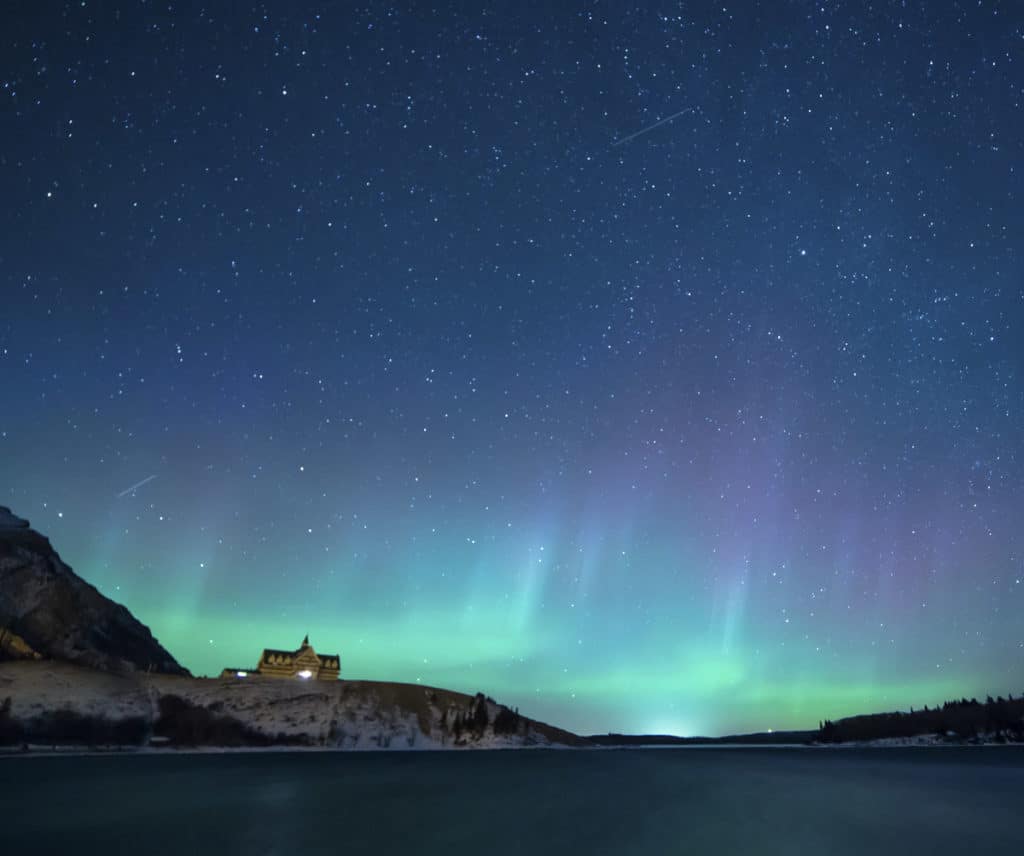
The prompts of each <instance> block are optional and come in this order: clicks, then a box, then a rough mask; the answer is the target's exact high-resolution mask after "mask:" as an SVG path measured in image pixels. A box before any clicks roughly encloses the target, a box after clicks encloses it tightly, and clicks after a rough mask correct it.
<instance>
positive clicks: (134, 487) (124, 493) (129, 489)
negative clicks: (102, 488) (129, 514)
mask: <svg viewBox="0 0 1024 856" xmlns="http://www.w3.org/2000/svg"><path fill="white" fill-rule="evenodd" d="M155 478H156V476H149V477H148V478H144V479H143V480H142V481H140V482H139V483H138V484H133V485H132V486H131V487H126V488H125V489H124V490H122V491H121V492H120V493H119V494H118V495H117V498H118V499H120V498H121V497H122V496H127V495H128V494H130V493H134V492H135V491H137V490H138V489H139V488H140V487H142V486H143V485H144V484H148V483H149V482H151V481H153V479H155Z"/></svg>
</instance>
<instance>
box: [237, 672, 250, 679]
mask: <svg viewBox="0 0 1024 856" xmlns="http://www.w3.org/2000/svg"><path fill="white" fill-rule="evenodd" d="M235 677H236V678H247V677H249V673H248V672H235Z"/></svg>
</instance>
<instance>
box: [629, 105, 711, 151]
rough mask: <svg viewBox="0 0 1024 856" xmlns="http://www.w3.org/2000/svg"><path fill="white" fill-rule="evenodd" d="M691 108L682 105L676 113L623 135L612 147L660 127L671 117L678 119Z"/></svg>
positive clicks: (669, 120) (671, 118) (670, 119)
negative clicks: (625, 135) (626, 135)
mask: <svg viewBox="0 0 1024 856" xmlns="http://www.w3.org/2000/svg"><path fill="white" fill-rule="evenodd" d="M692 109H693V108H692V107H684V108H683V109H682V110H680V111H679V112H678V113H673V114H672V115H671V116H666V117H665V118H664V119H660V120H659V121H657V122H655V123H654V124H653V125H648V126H647V127H646V128H641V129H640V130H639V131H634V132H633V133H632V134H630V135H629V136H628V137H623V138H622V139H621V140H616V141H615V142H614V143H612V148H614V147H615V146H621V145H622V144H623V143H628V142H629V141H630V140H635V139H636V138H637V137H639V136H640V135H641V134H646V133H647V132H648V131H653V130H654V129H655V128H660V127H661V126H662V125H664V124H665V123H666V122H671V121H672V120H673V119H678V118H679V117H680V116H682V115H683V113H689V112H690V111H691V110H692Z"/></svg>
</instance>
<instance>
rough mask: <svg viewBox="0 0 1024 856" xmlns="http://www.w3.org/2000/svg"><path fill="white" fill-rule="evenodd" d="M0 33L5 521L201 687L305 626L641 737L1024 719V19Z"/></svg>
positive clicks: (928, 9)
mask: <svg viewBox="0 0 1024 856" xmlns="http://www.w3.org/2000/svg"><path fill="white" fill-rule="evenodd" d="M4 30H5V34H4V35H3V36H0V44H2V46H3V50H2V52H0V128H2V140H3V143H2V146H0V197H2V198H3V200H4V204H3V206H2V207H0V218H2V220H0V223H2V230H0V289H2V292H0V378H2V379H3V387H4V391H5V395H4V399H5V402H6V404H7V406H6V407H4V408H3V409H0V502H3V503H5V504H9V505H11V506H12V508H14V510H15V511H16V512H18V513H19V514H22V515H24V516H27V517H30V518H31V519H32V520H33V523H34V524H35V525H36V526H37V527H38V528H40V529H41V530H42V531H44V532H46V533H48V534H49V535H50V536H51V538H52V540H53V541H54V543H55V546H57V548H58V549H59V550H61V552H62V554H63V555H64V556H65V558H66V559H67V560H68V561H69V562H70V563H71V564H72V565H73V566H74V567H75V568H76V569H77V570H78V571H79V572H80V573H82V574H83V575H84V576H86V577H87V578H88V579H90V580H91V581H93V582H94V583H96V584H97V585H98V586H99V587H100V588H101V590H103V591H104V592H105V593H107V594H110V595H111V596H113V597H115V598H117V599H119V600H121V601H123V602H125V603H126V604H127V605H128V606H129V608H131V609H132V610H133V611H135V612H136V613H137V614H138V615H140V617H142V618H143V620H145V621H147V623H149V624H151V625H152V626H153V628H154V630H155V632H156V633H157V635H158V636H159V637H160V638H161V640H162V641H164V642H165V643H166V644H167V645H168V646H169V647H170V648H171V650H172V651H174V652H175V653H177V654H178V655H179V657H180V658H181V659H182V660H183V661H184V663H185V664H186V665H187V666H189V667H190V668H192V669H193V670H194V671H197V672H209V673H215V672H216V671H217V670H219V668H220V667H221V666H222V665H227V664H238V663H245V662H248V661H249V660H253V659H254V658H255V656H256V654H257V653H258V649H259V648H261V647H262V646H263V645H269V646H283V645H288V644H291V643H292V642H294V641H295V640H296V639H298V638H301V636H302V635H303V633H305V632H307V631H308V632H310V633H311V634H312V635H313V641H314V643H315V644H316V643H319V644H320V645H321V647H324V648H325V649H328V650H332V651H333V650H337V649H340V650H341V652H342V658H343V673H345V674H349V675H350V676H359V677H379V678H386V679H397V680H422V681H423V682H425V683H433V684H442V685H447V686H451V687H453V688H455V689H465V690H471V691H475V690H477V689H482V690H484V691H487V692H489V693H490V694H492V695H495V696H497V697H499V698H500V699H501V700H503V701H506V702H507V703H509V704H517V705H519V706H521V707H522V708H523V711H524V713H530V714H533V715H537V716H543V717H547V718H549V719H552V720H556V721H558V722H560V723H562V724H565V725H567V726H569V727H574V728H579V729H582V730H609V729H613V730H671V731H679V732H693V731H705V732H722V731H728V730H737V729H757V728H767V727H787V726H803V725H809V724H810V725H813V724H814V723H815V722H817V720H818V719H821V718H824V717H830V718H834V717H835V716H838V715H842V714H846V713H852V712H855V711H863V710H868V709H876V708H884V707H892V706H896V705H910V704H915V705H917V704H923V703H932V702H934V701H939V700H941V699H942V698H944V697H946V696H958V697H959V696H960V695H963V694H965V693H966V694H967V695H972V694H979V693H980V694H983V693H987V692H993V693H996V692H1005V691H1014V692H1016V691H1018V690H1020V689H1021V687H1022V686H1024V668H1022V662H1024V623H1022V622H1021V620H1020V614H1021V608H1022V607H1024V583H1022V582H1021V577H1022V575H1024V568H1022V551H1024V539H1022V535H1021V532H1020V525H1019V520H1020V519H1021V514H1022V511H1024V461H1022V459H1021V439H1020V438H1021V436H1022V429H1024V408H1022V404H1024V378H1022V376H1021V373H1022V370H1024V365H1022V362H1024V345H1022V344H1021V341H1020V337H1021V334H1020V330H1021V322H1022V320H1024V297H1022V295H1024V292H1022V288H1021V285H1022V266H1024V265H1022V259H1021V252H1020V246H1021V241H1022V226H1024V214H1022V210H1021V205H1020V198H1021V192H1022V175H1021V164H1022V163H1024V160H1022V154H1024V143H1022V137H1021V128H1022V127H1024V115H1022V103H1024V68H1022V66H1021V60H1020V56H1021V51H1022V48H1024V11H1022V10H1020V9H1019V8H1017V7H1016V6H1015V4H1012V3H998V2H980V3H973V4H960V3H939V4H935V3H923V2H920V3H919V2H903V3H877V4H873V5H872V6H871V8H868V7H867V5H866V4H860V3H857V4H839V3H813V4H812V3H805V2H778V3H754V2H750V3H740V4H723V3H716V4H692V3H687V4H680V3H671V4H668V5H667V6H663V7H659V8H654V7H650V6H647V5H646V4H639V5H628V4H613V3H584V2H580V3H564V4H555V5H554V6H553V7H552V5H551V4H544V3H534V2H515V3H512V2H508V3H487V4H445V5H443V6H440V7H437V8H433V9H431V8H427V7H425V6H423V5H422V4H416V5H415V6H410V5H404V4H400V5H388V6H385V5H371V6H368V7H367V6H357V5H355V4H348V3H326V4H319V5H315V4H295V3H290V4H272V5H263V6H255V7H252V6H248V5H238V4H233V5H224V6H223V8H220V7H218V6H214V7H212V8H210V9H207V10H203V8H202V7H199V6H192V5H190V4H181V5H168V4H162V5H158V4H150V3H133V4H113V3H111V4H107V3H103V4H99V3H96V4H93V3H85V4H75V5H70V4H67V5H63V4H56V3H54V4H42V5H40V4H27V3H24V4H16V6H15V7H14V8H13V9H12V10H9V11H8V14H7V16H6V20H5V27H4ZM684 110H685V111H687V112H684V113H682V114H681V115H679V116H677V117H676V118H674V119H672V120H671V121H668V122H665V123H663V124H660V125H658V127H652V126H654V125H656V124H657V123H659V122H661V120H663V119H665V118H666V117H669V116H671V115H673V114H677V113H679V112H680V111H684ZM648 128H650V130H648V131H646V132H644V133H640V134H638V135H637V136H635V137H632V138H630V137H631V135H633V134H637V132H640V131H643V130H644V129H648ZM627 138H629V139H627ZM149 476H156V478H154V479H152V480H150V481H149V482H147V483H146V484H145V485H143V486H140V487H138V488H137V489H136V490H132V491H128V492H125V491H126V489H127V488H129V487H131V486H132V485H135V484H137V483H138V482H140V481H141V480H143V479H147V478H148V477H149ZM119 494H121V495H119Z"/></svg>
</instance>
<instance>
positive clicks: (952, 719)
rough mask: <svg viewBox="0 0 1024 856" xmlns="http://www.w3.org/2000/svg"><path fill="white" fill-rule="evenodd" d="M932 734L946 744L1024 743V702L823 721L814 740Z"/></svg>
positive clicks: (954, 704) (950, 705) (952, 704)
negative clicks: (955, 742)
mask: <svg viewBox="0 0 1024 856" xmlns="http://www.w3.org/2000/svg"><path fill="white" fill-rule="evenodd" d="M929 734H933V735H935V736H937V737H941V738H943V739H947V740H955V741H965V740H966V741H971V740H981V739H985V740H994V741H996V742H1001V743H1020V742H1024V698H1014V697H1013V696H1012V695H1010V696H1009V697H1008V698H1003V697H1002V696H999V698H992V697H991V696H989V697H988V698H987V699H986V700H985V701H984V702H980V701H978V700H977V699H975V698H972V699H966V698H962V699H960V700H959V701H956V700H954V701H947V702H945V703H944V704H943V705H941V706H937V707H933V708H929V707H928V706H927V705H925V706H924V707H923V708H921V709H920V710H914V709H913V708H911V709H910V712H909V713H904V712H902V711H896V712H894V713H873V714H867V715H864V716H851V717H848V718H846V719H838V720H836V721H835V722H833V721H831V720H825V721H823V722H822V723H821V724H820V726H819V729H818V734H817V737H816V739H817V740H818V741H820V742H822V743H845V742H847V741H851V740H880V739H883V738H886V737H918V736H921V735H929Z"/></svg>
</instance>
